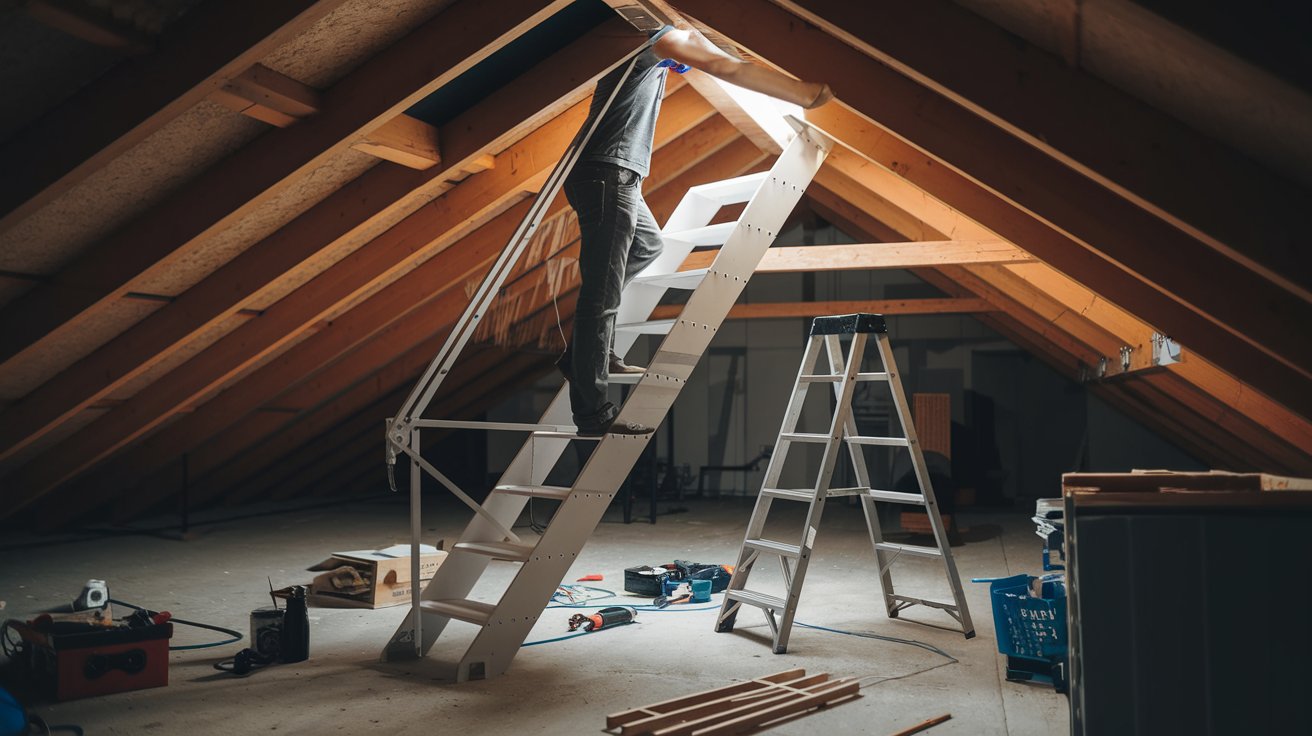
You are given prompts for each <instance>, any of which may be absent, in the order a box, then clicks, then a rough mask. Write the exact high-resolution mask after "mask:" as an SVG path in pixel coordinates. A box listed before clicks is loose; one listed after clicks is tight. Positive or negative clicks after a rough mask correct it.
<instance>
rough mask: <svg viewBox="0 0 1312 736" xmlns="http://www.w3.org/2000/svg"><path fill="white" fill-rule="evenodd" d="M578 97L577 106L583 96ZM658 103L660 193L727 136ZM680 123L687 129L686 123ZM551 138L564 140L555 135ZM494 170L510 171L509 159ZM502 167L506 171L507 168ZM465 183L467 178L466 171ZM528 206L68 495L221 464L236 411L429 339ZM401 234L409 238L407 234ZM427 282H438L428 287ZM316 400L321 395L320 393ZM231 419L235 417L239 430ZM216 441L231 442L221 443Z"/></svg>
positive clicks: (432, 227) (688, 99)
mask: <svg viewBox="0 0 1312 736" xmlns="http://www.w3.org/2000/svg"><path fill="white" fill-rule="evenodd" d="M580 104H581V105H582V106H583V107H586V102H584V103H580ZM666 105H667V107H666V112H667V113H668V116H667V117H666V123H665V124H663V125H662V126H659V127H658V131H657V139H656V143H657V149H656V152H655V155H654V159H653V172H652V176H651V177H649V179H648V182H649V183H651V184H653V185H655V186H656V187H658V188H657V189H656V191H660V188H662V187H663V186H664V185H667V184H668V177H669V174H670V173H671V169H673V170H683V169H685V168H687V167H690V166H692V165H693V164H695V163H696V162H695V161H689V160H688V159H687V158H686V155H685V154H684V152H683V151H682V148H683V143H684V142H685V141H698V140H700V139H702V138H703V137H704V136H703V134H702V131H703V130H705V129H710V130H714V131H718V134H719V135H720V136H721V137H722V138H723V140H726V141H727V140H730V139H732V138H734V137H736V133H735V132H734V131H733V130H732V128H731V127H729V126H727V125H723V124H718V123H715V122H714V121H713V120H702V118H703V117H704V116H705V115H708V114H711V111H710V108H709V107H708V106H707V105H705V103H704V102H702V101H701V100H700V98H698V97H697V96H696V95H695V94H694V93H692V92H691V90H689V91H688V92H687V94H684V93H682V92H681V93H677V96H672V98H671V99H670V100H667V102H666ZM578 122H579V121H574V122H573V124H574V125H575V126H577V123H578ZM689 126H695V127H693V128H692V129H691V130H689V129H688V128H689ZM676 139H677V140H678V141H679V143H680V146H677V147H672V148H671V149H668V150H667V148H666V144H667V143H669V142H671V141H674V140H676ZM539 143H540V142H539V141H537V140H534V139H532V137H530V138H526V139H525V141H524V142H523V144H524V145H525V147H526V150H528V149H533V148H534V147H535V146H536V145H538V144H539ZM560 143H561V145H562V146H563V141H562V142H560ZM723 146H724V144H723V143H721V144H720V145H719V146H709V145H705V144H700V143H699V144H698V145H697V146H696V149H697V150H698V151H700V152H701V153H702V155H708V153H709V155H710V159H708V161H710V160H711V159H714V158H715V155H716V154H715V152H716V151H717V150H718V148H720V147H723ZM527 158H528V157H526V156H518V155H513V156H512V160H514V161H517V162H518V163H517V164H516V166H518V167H519V173H518V176H521V177H522V176H529V177H535V176H536V174H535V173H533V171H532V168H533V167H531V166H528V165H527ZM536 161H537V165H548V164H549V163H551V162H550V161H549V160H548V159H547V158H546V157H545V156H538V157H536ZM501 168H506V169H507V170H509V169H510V167H509V166H507V167H501ZM498 170H499V169H498ZM488 173H491V172H488ZM504 175H506V176H509V174H504ZM470 183H471V184H473V183H474V182H473V180H472V179H471V180H470ZM463 186H465V185H464V184H462V185H461V187H463ZM459 189H460V187H457V189H456V190H453V191H452V192H451V193H449V194H448V195H447V196H452V195H454V194H456V193H457V192H458V191H459ZM479 191H481V192H484V193H486V192H487V187H482V188H480V189H479ZM485 204H486V202H485V201H484V199H483V198H482V197H474V198H469V199H468V206H469V207H478V206H483V205H485ZM527 207H528V203H527V202H523V203H521V204H519V205H516V206H515V207H513V208H512V209H510V210H508V211H506V212H504V213H502V214H500V215H499V216H497V217H496V218H494V219H493V220H492V221H491V222H490V223H489V224H487V225H485V226H484V227H482V228H481V229H479V230H477V231H475V232H474V233H473V234H472V235H470V236H467V237H465V238H464V239H463V240H460V241H459V242H458V243H455V244H454V245H456V246H457V247H447V248H445V249H444V250H442V251H441V252H439V253H438V254H437V255H436V256H434V257H433V258H431V259H430V260H428V261H427V262H425V263H424V264H423V265H421V266H419V267H418V268H416V269H415V270H413V271H411V272H410V273H409V274H407V275H405V276H403V277H401V278H400V279H398V280H397V281H396V282H395V283H393V284H391V285H390V286H387V287H386V288H384V289H382V290H380V291H378V292H377V293H375V294H374V295H372V296H371V297H369V298H368V299H366V300H364V301H363V302H361V303H360V304H359V305H357V306H355V307H354V308H352V309H351V310H350V311H348V312H346V313H345V314H343V315H341V316H340V317H338V318H336V319H335V320H333V321H332V322H331V323H328V324H325V325H322V326H321V327H320V329H319V330H318V331H317V333H316V334H315V335H313V336H311V337H310V338H308V339H307V340H305V341H304V342H302V343H299V344H298V345H297V346H296V347H295V349H294V350H292V351H290V352H288V353H285V354H283V355H281V356H279V357H277V358H274V359H273V360H272V361H270V362H269V363H268V364H266V365H264V366H261V367H260V368H259V369H258V370H256V371H254V372H252V373H251V374H250V375H247V376H245V377H244V378H243V379H242V380H241V381H239V382H238V383H236V384H235V385H234V386H232V387H231V388H229V389H228V390H226V391H225V392H224V393H223V394H222V395H221V399H220V400H215V401H209V402H207V403H205V404H203V405H202V406H200V407H198V408H197V409H196V410H195V411H194V412H192V413H191V414H190V415H189V416H186V417H183V418H181V419H179V420H178V421H177V422H174V423H173V424H171V425H169V426H170V431H169V432H164V433H157V434H155V435H154V436H151V437H149V438H148V439H146V440H145V441H144V442H142V443H141V444H140V445H138V446H136V447H133V448H129V449H127V450H126V451H125V452H124V453H122V454H121V455H120V456H119V457H116V458H114V459H113V460H112V461H111V462H110V463H108V464H107V467H106V468H104V469H101V470H100V471H98V472H96V473H93V474H92V475H91V476H89V477H88V478H87V479H86V480H85V481H84V482H81V483H78V484H77V487H76V488H75V489H72V491H71V493H72V494H73V495H74V496H76V497H77V498H87V499H92V498H94V497H95V496H96V493H97V490H96V489H103V488H105V487H111V488H113V487H121V486H123V485H125V484H129V483H131V482H132V480H133V479H135V478H140V477H141V476H142V474H145V473H149V472H151V471H152V469H154V468H157V467H159V464H160V462H161V459H162V458H169V457H176V456H178V455H179V454H180V453H182V452H186V451H187V450H188V448H191V447H198V446H202V444H203V446H204V447H205V448H206V450H205V454H206V455H207V456H210V457H214V458H215V459H214V462H215V463H218V462H222V458H225V457H226V456H228V454H229V453H233V454H235V453H236V452H239V451H240V450H241V449H242V448H244V447H246V446H249V445H250V444H251V443H252V442H256V441H258V440H259V437H260V436H262V435H259V434H257V435H254V436H248V435H246V434H244V433H243V432H241V431H231V430H230V431H227V432H225V431H224V430H225V429H228V428H230V427H233V425H234V424H235V423H237V422H239V421H240V420H241V419H242V417H243V416H246V415H247V414H248V413H249V412H252V411H255V410H256V409H257V408H258V407H259V406H261V405H262V404H265V403H268V402H274V401H275V400H276V402H277V403H279V404H280V405H281V404H282V403H286V402H287V401H290V402H291V405H293V406H297V407H300V406H306V405H308V403H309V402H311V401H313V400H312V399H300V398H297V396H296V395H294V394H293V395H291V396H288V395H287V394H288V387H289V385H297V384H302V383H305V382H306V381H307V380H308V381H310V382H311V383H312V384H313V385H315V386H317V388H316V389H314V390H315V391H329V392H335V391H342V390H345V386H349V385H350V383H351V382H352V381H355V380H357V379H358V377H359V376H360V375H361V374H362V373H363V374H364V375H368V374H369V373H370V372H372V371H376V370H377V369H378V366H380V365H386V364H387V362H388V361H390V360H393V359H395V356H396V355H398V354H399V352H402V351H404V349H406V348H408V347H410V346H412V345H414V344H416V343H417V342H420V341H423V340H425V339H429V338H430V336H431V335H433V334H434V332H435V331H438V330H441V331H443V333H442V334H445V333H444V331H445V330H446V329H447V328H446V327H445V326H446V325H449V324H450V323H451V322H453V321H454V320H455V318H456V317H457V316H458V315H459V313H460V312H461V311H462V310H463V309H464V306H465V304H466V303H467V301H468V300H467V297H466V295H465V294H464V292H463V286H464V284H465V282H466V280H468V279H471V278H475V277H476V275H477V274H478V273H480V269H481V268H485V267H486V264H487V263H489V262H490V261H491V260H493V259H495V257H496V255H497V254H498V253H499V252H500V250H501V248H503V247H504V245H505V243H506V241H507V240H508V239H509V238H510V236H511V234H512V233H513V231H514V228H515V227H517V226H518V224H519V221H520V219H521V218H522V216H523V214H524V212H525V211H526V210H527ZM428 209H432V208H428ZM566 209H567V208H566V207H565V202H564V198H563V197H562V198H558V199H557V201H556V202H554V203H553V205H552V208H551V209H550V210H549V212H548V217H549V218H550V217H556V216H559V215H560V214H562V213H563V212H565V211H566ZM469 214H470V213H469V211H468V209H467V208H465V209H461V208H455V209H453V210H452V211H451V216H450V217H449V218H444V219H439V220H435V221H431V222H424V223H420V224H419V225H418V226H417V227H416V235H415V236H414V237H419V234H421V233H422V234H423V236H424V237H427V238H432V237H438V236H440V235H441V233H440V229H441V228H442V227H445V228H447V229H448V230H449V231H450V232H452V233H460V232H462V231H463V230H464V229H465V228H463V226H462V227H459V228H457V229H455V230H451V228H452V227H453V226H454V225H455V224H456V223H464V222H465V221H466V219H465V218H466V217H467V216H468V215H469ZM443 223H445V224H443ZM550 223H551V220H550V219H548V220H545V221H544V224H543V226H542V227H541V228H540V230H547V229H549V226H550ZM449 240H450V239H448V242H449ZM404 242H411V243H413V241H412V240H407V241H404ZM344 268H347V269H351V272H352V273H354V272H355V269H354V268H352V267H351V266H350V265H347V266H345V267H344ZM435 284H438V285H440V286H438V287H437V288H435V287H434V285H435ZM438 347H440V342H438V343H436V344H434V345H431V346H430V347H429V351H430V352H429V356H430V358H431V355H432V354H436V350H437V348H438ZM352 351H353V352H352ZM347 354H349V355H348V357H347V358H346V359H345V360H347V361H349V362H348V363H342V362H341V361H339V362H337V363H334V361H335V360H338V358H339V356H343V355H347ZM326 366H330V367H331V370H330V371H323V372H322V373H320V371H321V370H322V369H324V368H325V367H326ZM316 374H318V375H317V377H316ZM325 386H327V387H328V388H325ZM280 394H282V396H280ZM320 400H324V399H323V398H322V396H321V398H320ZM240 426H241V425H237V427H238V428H239V427H240ZM234 429H236V428H234ZM219 433H222V437H216V436H215V435H216V434H219ZM224 447H228V448H230V449H228V450H223V449H222V448H224ZM205 462H206V461H205V460H204V459H203V458H197V459H196V462H195V463H194V465H195V467H196V469H197V471H198V472H203V471H204V467H205ZM145 485H146V486H147V487H146V488H145V490H143V491H142V495H141V497H140V499H139V503H140V504H141V505H142V507H143V508H144V507H146V506H148V505H149V504H151V503H153V498H152V494H153V493H154V492H153V490H152V488H151V486H152V485H153V484H145Z"/></svg>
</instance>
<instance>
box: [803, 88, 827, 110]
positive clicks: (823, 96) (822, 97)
mask: <svg viewBox="0 0 1312 736" xmlns="http://www.w3.org/2000/svg"><path fill="white" fill-rule="evenodd" d="M815 86H816V87H819V88H820V91H819V92H817V93H816V95H815V99H814V100H811V103H810V104H809V105H802V107H805V108H806V109H808V110H814V109H815V108H817V107H820V106H821V105H823V104H825V103H826V102H828V101H830V100H832V99H834V91H833V90H832V89H829V85H827V84H817V85H815Z"/></svg>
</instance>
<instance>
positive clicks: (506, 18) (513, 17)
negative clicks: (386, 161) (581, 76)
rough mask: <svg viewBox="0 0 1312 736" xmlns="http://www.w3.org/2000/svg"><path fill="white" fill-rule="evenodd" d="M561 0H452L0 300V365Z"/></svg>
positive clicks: (79, 318)
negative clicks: (286, 121) (285, 121)
mask: <svg viewBox="0 0 1312 736" xmlns="http://www.w3.org/2000/svg"><path fill="white" fill-rule="evenodd" d="M566 4H567V0H505V1H504V2H500V3H497V4H496V5H491V4H486V3H479V2H473V1H472V0H458V1H457V2H456V3H455V4H453V5H451V6H450V7H448V8H446V9H445V10H444V11H443V12H441V13H439V14H438V16H437V17H435V18H434V19H433V20H430V21H429V22H428V23H426V24H424V25H423V26H421V27H420V28H418V29H416V30H415V31H414V32H412V33H411V34H409V35H408V36H406V37H405V38H403V39H402V40H401V41H399V42H397V43H396V44H395V45H393V46H391V47H389V48H388V49H386V50H385V51H383V52H382V53H380V54H378V55H377V56H375V57H374V58H372V59H370V60H369V61H367V62H365V64H364V65H362V66H361V67H360V68H358V69H357V70H355V71H354V72H352V73H351V74H350V75H348V76H347V77H345V78H343V79H342V80H341V81H339V82H337V83H336V84H334V85H333V86H332V87H331V88H329V89H327V90H324V91H323V93H322V99H323V109H322V110H321V111H320V113H319V114H317V115H315V116H313V117H310V118H307V119H306V120H304V121H303V122H302V123H301V124H299V125H297V126H295V127H294V128H287V129H273V130H270V131H268V132H267V133H265V134H264V135H262V136H260V137H258V138H256V139H255V140H254V141H252V142H251V143H250V144H249V145H247V146H245V147H243V148H241V149H240V150H239V151H237V152H236V153H235V154H233V155H231V156H229V157H228V158H226V159H223V160H222V161H220V162H219V163H218V164H216V165H215V166H213V167H211V168H210V169H209V170H208V171H207V172H205V173H204V174H202V175H201V176H199V177H197V178H196V179H194V180H192V181H190V182H189V183H187V184H185V185H183V186H182V187H180V188H179V189H177V190H176V191H174V192H173V193H172V194H170V195H169V196H168V197H166V198H165V200H164V201H162V202H161V203H160V204H159V205H158V206H157V207H156V208H155V209H153V210H151V211H150V212H148V213H146V214H145V215H143V216H141V217H139V218H137V219H136V220H135V221H133V222H131V223H130V224H128V225H127V226H125V227H124V228H122V229H120V230H119V231H118V232H117V233H115V234H113V235H112V236H110V237H108V238H106V239H105V240H103V241H101V242H100V243H98V244H96V245H95V246H93V247H92V248H91V249H90V250H89V251H88V252H86V253H85V254H84V255H82V256H81V257H79V258H77V259H76V260H75V261H73V262H72V263H70V264H68V265H67V266H65V267H64V268H63V269H61V270H60V271H59V273H57V274H56V275H55V276H54V277H52V279H51V280H50V281H49V282H48V283H45V284H42V285H40V286H38V287H36V288H35V289H33V290H32V291H29V292H27V293H25V294H23V295H22V296H20V297H18V298H17V299H15V300H14V301H13V302H11V303H9V304H7V305H5V306H4V307H3V308H0V367H2V366H3V365H4V363H5V362H7V361H9V360H10V359H12V358H14V357H15V356H17V355H19V354H21V353H23V352H24V351H28V350H32V349H34V348H36V347H38V346H40V345H42V344H46V343H47V342H48V341H50V340H55V339H59V338H60V337H61V336H63V337H64V338H66V337H67V336H68V335H69V334H70V333H72V332H73V331H75V330H76V329H77V327H78V325H80V324H82V323H83V322H84V321H85V320H86V319H88V318H89V317H90V316H91V315H92V314H94V313H95V312H96V310H97V309H102V308H104V307H105V306H106V305H107V304H109V303H112V302H113V301H115V300H117V299H119V298H121V297H122V296H123V295H124V294H125V293H127V292H129V291H131V290H132V289H131V285H132V283H133V282H134V281H136V280H138V279H141V278H143V277H146V276H148V275H150V274H151V273H152V272H154V271H155V270H157V269H162V268H167V267H168V263H169V262H170V261H172V260H173V259H177V258H180V257H182V256H183V255H184V254H186V253H188V252H190V251H191V250H193V249H195V248H198V247H200V245H201V244H202V242H203V240H204V238H205V237H206V236H207V235H208V234H212V233H214V232H217V231H219V230H222V229H223V228H225V227H227V226H229V225H231V224H232V223H234V222H236V221H237V220H239V219H241V218H242V217H244V216H246V215H247V214H249V213H250V212H251V211H252V210H253V209H254V208H255V207H257V206H258V205H260V204H262V203H263V202H266V201H268V200H270V199H271V198H273V197H274V196H275V195H276V194H278V193H279V192H281V191H283V190H284V189H285V188H287V187H289V186H290V185H291V184H292V183H293V182H294V181H296V180H297V179H298V178H299V177H302V176H304V175H306V174H307V173H309V172H311V171H312V170H313V169H314V167H315V166H316V165H319V164H320V163H322V162H323V161H326V160H327V159H328V158H329V157H330V156H332V155H334V154H336V153H338V152H340V151H341V150H344V149H346V148H348V147H349V145H350V144H351V143H353V142H355V141H356V140H358V139H359V138H360V137H361V136H363V135H365V134H366V133H367V132H368V131H370V130H372V129H373V128H374V127H376V126H378V125H381V124H383V123H385V122H386V121H387V120H389V119H391V118H392V117H394V116H395V115H396V114H397V113H399V112H402V111H404V110H405V109H407V108H409V107H410V106H411V105H413V104H414V103H415V102H417V101H419V100H421V99H423V98H424V97H425V96H427V95H428V94H429V93H430V92H432V91H433V90H435V89H437V88H439V87H441V86H442V85H444V84H446V83H447V82H449V81H450V80H452V79H455V78H456V77H458V76H460V75H461V74H462V73H464V72H465V71H467V70H469V69H471V68H472V67H473V66H474V65H475V64H477V63H478V62H480V61H482V60H484V59H486V58H487V57H489V56H491V55H492V54H493V53H495V52H496V51H497V50H498V49H500V48H502V47H504V46H505V45H506V44H507V43H510V42H511V41H513V40H514V39H515V38H518V37H519V36H520V35H522V34H523V33H525V32H526V31H528V30H529V29H531V28H533V27H534V26H536V25H537V24H538V23H539V22H541V21H542V20H543V19H545V18H546V17H548V16H550V15H551V14H552V13H554V12H555V11H556V10H559V9H560V8H562V7H564V6H565V5H566Z"/></svg>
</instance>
